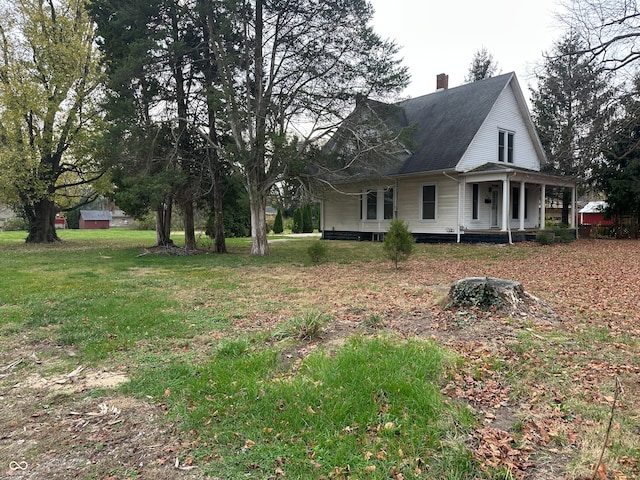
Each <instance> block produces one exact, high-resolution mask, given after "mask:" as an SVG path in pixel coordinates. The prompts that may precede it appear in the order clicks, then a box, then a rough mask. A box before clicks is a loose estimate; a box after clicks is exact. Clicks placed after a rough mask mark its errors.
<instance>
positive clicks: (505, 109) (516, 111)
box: [456, 84, 541, 171]
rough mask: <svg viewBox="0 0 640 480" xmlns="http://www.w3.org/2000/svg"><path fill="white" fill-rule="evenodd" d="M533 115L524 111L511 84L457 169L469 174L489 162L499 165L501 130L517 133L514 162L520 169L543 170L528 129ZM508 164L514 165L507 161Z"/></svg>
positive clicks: (497, 102)
mask: <svg viewBox="0 0 640 480" xmlns="http://www.w3.org/2000/svg"><path fill="white" fill-rule="evenodd" d="M528 114H529V112H527V111H522V110H521V109H520V107H519V105H518V102H517V101H516V97H515V95H514V93H513V88H512V86H511V84H509V86H508V87H507V88H506V89H505V90H504V91H503V92H502V93H501V94H500V96H499V97H498V100H497V101H496V103H495V105H494V106H493V109H492V110H491V112H490V113H489V115H488V116H487V118H486V120H485V121H484V123H483V125H482V126H481V127H480V129H479V130H478V133H477V134H476V136H475V137H474V139H473V140H472V141H471V144H470V145H469V148H468V149H467V151H466V152H465V154H464V155H463V157H462V159H461V160H460V162H458V165H457V167H456V170H459V171H468V170H471V169H473V168H475V167H478V166H480V165H484V164H485V163H498V131H499V130H504V131H508V132H513V133H514V134H515V136H514V143H515V145H514V162H513V165H514V166H516V167H523V168H527V169H530V170H537V171H539V170H540V161H541V159H540V158H539V157H538V155H537V153H536V149H535V147H534V141H533V139H532V138H531V136H530V134H529V130H528V129H527V122H526V121H525V118H526V117H523V115H528ZM504 164H505V165H511V164H509V163H507V162H506V161H505V162H504Z"/></svg>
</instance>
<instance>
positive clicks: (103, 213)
mask: <svg viewBox="0 0 640 480" xmlns="http://www.w3.org/2000/svg"><path fill="white" fill-rule="evenodd" d="M110 224H111V212H110V211H108V210H80V228H84V229H107V228H109V226H110Z"/></svg>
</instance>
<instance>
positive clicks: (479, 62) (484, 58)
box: [465, 47, 498, 83]
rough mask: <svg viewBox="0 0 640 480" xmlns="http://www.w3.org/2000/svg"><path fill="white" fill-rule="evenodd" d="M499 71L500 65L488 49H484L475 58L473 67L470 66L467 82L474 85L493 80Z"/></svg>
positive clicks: (472, 63)
mask: <svg viewBox="0 0 640 480" xmlns="http://www.w3.org/2000/svg"><path fill="white" fill-rule="evenodd" d="M497 70H498V64H497V63H496V62H495V61H494V60H493V55H491V54H490V53H489V51H488V50H487V49H486V47H482V48H481V49H480V50H478V51H477V52H476V53H475V55H474V56H473V60H472V61H471V65H469V75H468V76H467V77H466V78H465V82H467V83H472V82H477V81H478V80H484V79H485V78H491V77H493V76H494V75H495V73H496V71H497Z"/></svg>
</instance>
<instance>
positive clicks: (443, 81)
mask: <svg viewBox="0 0 640 480" xmlns="http://www.w3.org/2000/svg"><path fill="white" fill-rule="evenodd" d="M447 88H449V75H447V74H446V73H440V74H439V75H437V76H436V90H446V89H447Z"/></svg>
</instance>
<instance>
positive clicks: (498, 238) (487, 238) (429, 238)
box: [322, 229, 576, 244]
mask: <svg viewBox="0 0 640 480" xmlns="http://www.w3.org/2000/svg"><path fill="white" fill-rule="evenodd" d="M541 231H542V230H527V231H515V232H511V242H513V243H516V242H533V241H535V239H536V235H538V233H540V232H541ZM545 231H546V230H545ZM569 231H570V232H571V233H572V234H573V235H574V237H575V234H576V231H575V229H569ZM412 235H413V238H415V240H416V243H456V242H458V236H457V235H456V234H455V233H413V234H412ZM322 238H323V239H324V240H350V241H356V242H382V241H383V240H384V233H382V232H356V231H345V230H342V231H338V230H325V231H323V232H322ZM460 243H494V244H505V243H509V232H503V231H497V230H496V231H486V232H485V231H482V232H480V231H475V232H469V231H467V232H465V233H462V234H461V235H460Z"/></svg>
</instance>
